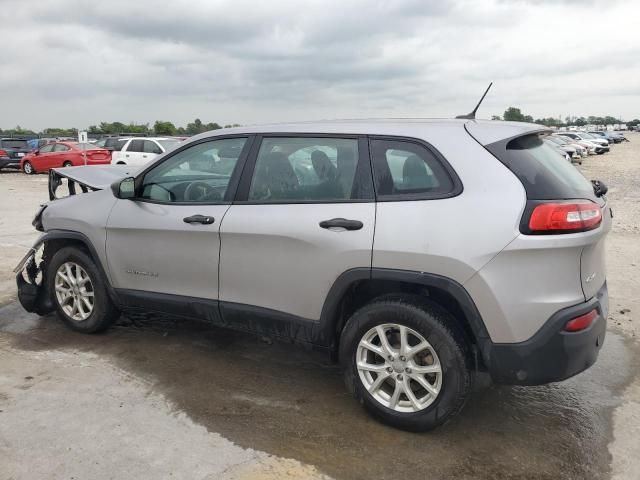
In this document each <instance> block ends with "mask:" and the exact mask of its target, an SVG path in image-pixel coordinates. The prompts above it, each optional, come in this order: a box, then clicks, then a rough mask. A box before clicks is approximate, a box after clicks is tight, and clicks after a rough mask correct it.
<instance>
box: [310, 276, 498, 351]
mask: <svg viewBox="0 0 640 480" xmlns="http://www.w3.org/2000/svg"><path fill="white" fill-rule="evenodd" d="M362 280H391V281H397V282H404V283H411V284H414V285H420V286H423V287H427V288H429V287H431V288H437V289H439V290H442V291H444V292H446V293H448V294H449V295H451V297H453V298H454V299H455V300H456V301H457V302H458V304H459V305H460V308H461V309H462V312H463V313H464V315H465V317H466V319H467V321H468V323H469V327H470V328H471V331H472V333H473V335H474V337H475V340H476V343H477V345H478V348H479V350H480V353H481V354H482V357H483V359H484V360H485V362H487V361H488V360H489V355H490V350H491V339H490V337H489V333H488V331H487V328H486V326H485V324H484V320H483V319H482V316H481V315H480V312H479V311H478V308H477V307H476V304H475V303H474V301H473V299H472V298H471V295H469V293H468V292H467V290H466V289H465V288H464V286H462V284H460V283H459V282H457V281H455V280H453V279H451V278H449V277H445V276H442V275H437V274H433V273H427V272H418V271H411V270H395V269H390V268H353V269H351V270H347V271H346V272H344V273H342V274H341V275H340V276H339V277H338V278H337V279H336V281H335V282H334V283H333V285H332V286H331V289H330V290H329V293H328V294H327V298H326V299H325V302H324V305H323V307H322V313H321V317H320V322H319V329H320V331H319V332H318V339H319V340H320V341H322V343H325V344H326V345H329V346H331V347H332V348H333V347H335V343H336V338H337V336H338V335H339V332H338V331H337V329H338V322H339V319H340V312H339V311H338V309H339V307H340V304H341V302H342V299H343V297H344V295H345V294H346V293H347V292H348V290H349V288H350V287H351V286H352V285H354V284H355V283H356V282H359V281H362Z"/></svg>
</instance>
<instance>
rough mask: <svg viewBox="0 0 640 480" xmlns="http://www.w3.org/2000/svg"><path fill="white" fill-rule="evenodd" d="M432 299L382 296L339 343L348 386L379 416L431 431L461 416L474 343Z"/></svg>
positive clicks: (358, 316)
mask: <svg viewBox="0 0 640 480" xmlns="http://www.w3.org/2000/svg"><path fill="white" fill-rule="evenodd" d="M453 325H455V319H454V318H453V317H452V316H451V315H450V314H449V313H448V312H446V311H445V310H443V309H442V308H440V307H439V306H438V305H436V304H432V303H426V302H424V303H422V302H420V303H419V304H418V303H415V304H414V303H410V302H408V301H406V300H402V299H398V300H381V301H376V302H374V303H371V304H369V305H367V306H365V307H363V308H361V309H360V310H358V311H357V312H356V313H355V314H354V315H353V316H352V317H351V318H350V319H349V321H348V323H347V325H346V326H345V329H344V331H343V334H342V337H341V340H340V360H341V363H342V366H343V369H344V374H345V380H346V383H347V387H348V388H349V389H350V390H352V391H353V393H354V395H355V397H356V399H358V401H360V403H362V404H363V405H364V407H365V408H366V409H367V410H368V411H369V412H370V413H371V414H372V415H373V416H375V417H376V418H378V419H379V420H381V421H382V422H384V423H387V424H389V425H391V426H394V427H397V428H401V429H404V430H409V431H426V430H431V429H433V428H435V427H437V426H439V425H442V424H443V423H445V422H446V421H448V420H449V419H450V418H451V417H453V416H454V415H455V414H457V413H458V412H459V411H460V410H461V409H462V407H463V406H464V403H465V401H466V398H467V396H468V393H469V391H470V389H471V369H470V363H469V358H470V357H469V355H468V352H467V345H466V343H465V341H464V339H463V338H462V336H461V335H460V334H458V333H457V331H456V330H455V329H453V328H452V326H453Z"/></svg>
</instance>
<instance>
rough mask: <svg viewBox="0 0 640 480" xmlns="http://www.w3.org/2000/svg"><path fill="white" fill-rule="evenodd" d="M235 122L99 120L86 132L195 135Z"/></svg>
mask: <svg viewBox="0 0 640 480" xmlns="http://www.w3.org/2000/svg"><path fill="white" fill-rule="evenodd" d="M239 126H240V125H239V124H237V123H234V124H229V125H225V126H224V127H222V125H219V124H218V123H215V122H209V123H203V122H202V120H200V119H199V118H196V119H195V120H194V121H193V122H190V123H188V124H187V126H186V127H176V126H175V125H174V124H173V123H172V122H168V121H164V120H156V122H155V123H154V124H153V126H152V127H150V126H149V124H148V123H133V122H129V123H123V122H100V124H98V125H91V126H90V127H89V128H88V129H87V132H88V133H89V135H118V134H137V135H169V136H174V135H178V136H180V135H187V136H191V135H197V134H198V133H202V132H208V131H209V130H218V129H220V128H230V127H239ZM0 135H25V136H29V135H40V136H42V137H77V136H78V129H77V128H45V129H43V130H42V131H40V132H36V131H34V130H29V129H26V128H22V127H20V125H18V126H17V127H15V128H11V129H9V130H2V129H1V128H0Z"/></svg>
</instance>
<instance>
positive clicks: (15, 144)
mask: <svg viewBox="0 0 640 480" xmlns="http://www.w3.org/2000/svg"><path fill="white" fill-rule="evenodd" d="M0 143H1V144H2V147H3V148H20V149H28V148H29V146H28V144H27V141H26V140H0Z"/></svg>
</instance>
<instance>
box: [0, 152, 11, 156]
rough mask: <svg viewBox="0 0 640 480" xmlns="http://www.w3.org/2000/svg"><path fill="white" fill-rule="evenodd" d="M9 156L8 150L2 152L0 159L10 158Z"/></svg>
mask: <svg viewBox="0 0 640 480" xmlns="http://www.w3.org/2000/svg"><path fill="white" fill-rule="evenodd" d="M8 156H9V154H8V153H7V151H6V150H0V157H8Z"/></svg>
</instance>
